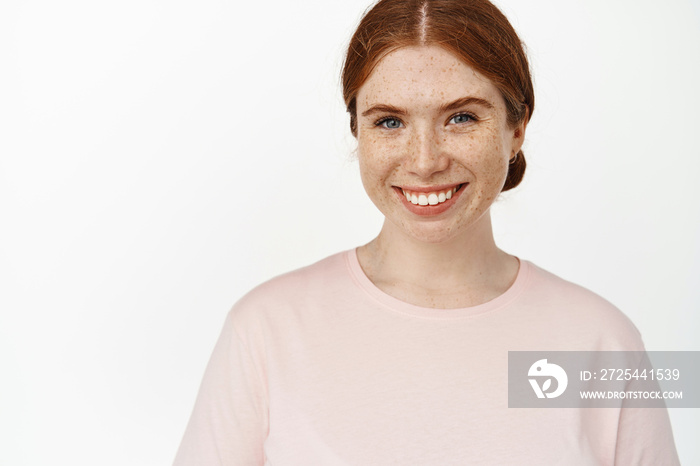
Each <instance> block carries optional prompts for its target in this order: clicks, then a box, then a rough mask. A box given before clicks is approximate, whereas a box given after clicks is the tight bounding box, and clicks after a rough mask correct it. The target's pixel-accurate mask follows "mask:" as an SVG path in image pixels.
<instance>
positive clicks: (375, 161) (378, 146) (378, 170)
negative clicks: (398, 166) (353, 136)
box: [357, 136, 398, 180]
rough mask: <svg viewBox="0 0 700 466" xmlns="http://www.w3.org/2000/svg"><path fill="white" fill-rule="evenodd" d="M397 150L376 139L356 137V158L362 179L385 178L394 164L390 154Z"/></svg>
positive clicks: (384, 141)
mask: <svg viewBox="0 0 700 466" xmlns="http://www.w3.org/2000/svg"><path fill="white" fill-rule="evenodd" d="M397 151H398V148H396V147H394V145H392V144H389V143H387V141H386V140H383V139H381V138H377V137H371V136H369V137H367V136H364V137H358V141H357V156H358V159H359V163H360V174H361V175H362V179H363V180H364V179H365V178H367V179H371V178H377V177H382V176H386V175H387V173H388V172H390V171H391V168H392V166H393V164H394V160H393V157H392V154H396V153H397Z"/></svg>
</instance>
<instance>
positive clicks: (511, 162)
mask: <svg viewBox="0 0 700 466" xmlns="http://www.w3.org/2000/svg"><path fill="white" fill-rule="evenodd" d="M518 154H520V152H518V153H516V154H515V155H514V156H513V157H512V158H511V159H510V161H509V162H508V163H509V164H510V165H513V164H514V163H515V161H516V160H518Z"/></svg>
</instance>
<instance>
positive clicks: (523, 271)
mask: <svg viewBox="0 0 700 466" xmlns="http://www.w3.org/2000/svg"><path fill="white" fill-rule="evenodd" d="M517 259H518V262H519V264H520V265H519V267H518V274H517V275H516V276H515V280H514V281H513V283H512V284H511V285H510V287H509V288H508V289H507V290H506V291H505V292H503V293H502V294H501V295H499V296H496V297H495V298H493V299H492V300H490V301H487V302H485V303H482V304H477V305H476V306H469V307H462V308H452V309H442V308H432V307H424V306H418V305H416V304H411V303H407V302H405V301H402V300H400V299H398V298H395V297H393V296H391V295H390V294H387V293H385V292H384V291H382V290H381V289H380V288H379V287H377V285H375V284H374V283H372V281H371V280H370V279H369V277H368V276H367V275H366V274H365V271H364V270H362V267H361V266H360V261H359V260H358V258H357V248H354V249H350V250H348V251H346V253H345V262H346V264H347V266H348V269H349V270H350V274H351V275H352V278H353V279H354V281H355V283H356V284H357V285H358V286H359V287H360V288H361V289H362V290H363V291H365V292H366V293H367V294H368V295H369V296H370V297H372V298H373V299H374V300H375V301H378V302H379V303H380V304H382V305H383V306H385V307H388V308H390V309H391V310H393V311H397V312H400V313H402V314H410V315H413V316H418V317H425V318H430V319H455V318H462V317H471V316H476V315H480V314H484V313H487V312H491V311H494V310H497V309H500V308H502V307H504V306H506V305H508V304H509V303H511V302H512V301H513V300H514V299H515V298H517V297H518V296H519V295H520V293H521V292H522V291H523V290H524V289H525V287H526V285H527V282H528V279H529V276H530V272H531V269H532V266H531V264H530V262H529V261H526V260H522V259H520V258H517Z"/></svg>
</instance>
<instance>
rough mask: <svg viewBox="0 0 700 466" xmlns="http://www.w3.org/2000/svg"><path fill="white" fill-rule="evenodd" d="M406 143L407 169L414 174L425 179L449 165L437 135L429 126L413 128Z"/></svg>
mask: <svg viewBox="0 0 700 466" xmlns="http://www.w3.org/2000/svg"><path fill="white" fill-rule="evenodd" d="M408 145H409V147H408V151H407V152H408V157H407V162H406V165H407V169H408V171H409V172H411V173H413V174H415V175H416V176H419V177H421V178H426V179H427V178H430V177H431V176H432V175H433V174H435V173H439V172H441V171H443V170H446V169H447V167H448V166H449V165H450V159H449V157H448V156H447V154H446V153H445V151H444V147H443V146H444V145H443V144H442V141H441V140H440V137H439V135H437V134H436V132H435V131H434V130H432V129H430V128H422V129H415V131H414V133H413V134H412V135H411V138H409V141H408Z"/></svg>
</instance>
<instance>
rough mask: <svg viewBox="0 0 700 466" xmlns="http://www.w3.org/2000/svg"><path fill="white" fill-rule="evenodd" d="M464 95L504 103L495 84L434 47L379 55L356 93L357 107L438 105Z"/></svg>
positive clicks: (444, 51) (400, 49)
mask: <svg viewBox="0 0 700 466" xmlns="http://www.w3.org/2000/svg"><path fill="white" fill-rule="evenodd" d="M466 96H472V97H480V98H482V99H485V100H488V101H490V102H491V103H493V104H494V106H499V105H501V106H502V105H504V104H503V98H502V97H501V95H500V92H499V91H498V89H497V88H496V86H495V85H494V84H493V83H492V82H491V81H490V80H489V79H488V78H486V77H485V76H483V75H482V74H480V73H479V72H477V71H476V70H474V69H473V68H472V67H471V66H469V65H468V64H467V63H465V62H464V61H462V60H461V59H460V58H459V57H457V56H456V55H454V54H453V53H451V52H449V51H447V50H445V49H443V48H442V47H437V46H416V47H402V48H399V49H396V50H394V51H392V52H390V53H389V54H387V55H386V56H385V57H384V58H382V59H381V60H380V61H379V63H378V64H377V66H376V67H375V68H374V70H373V71H372V74H371V75H370V76H369V78H368V79H367V81H365V83H364V84H363V85H362V86H361V87H360V89H359V92H358V94H357V105H358V110H360V108H367V107H370V106H372V105H375V104H378V103H383V104H386V103H390V104H392V105H400V106H409V105H411V104H412V105H423V106H426V105H427V106H431V105H435V106H439V105H440V104H442V103H445V102H451V101H454V100H456V99H460V98H463V97H466Z"/></svg>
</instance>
